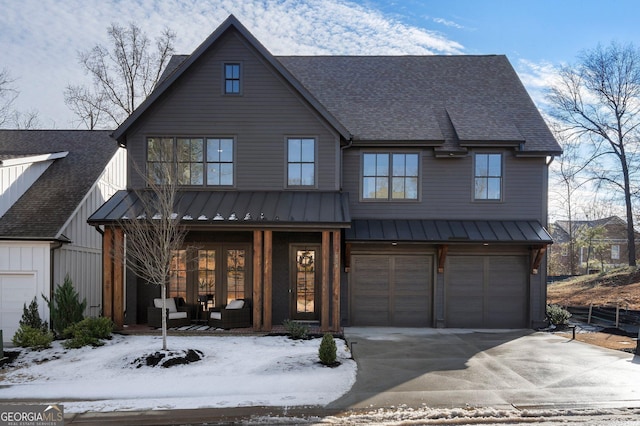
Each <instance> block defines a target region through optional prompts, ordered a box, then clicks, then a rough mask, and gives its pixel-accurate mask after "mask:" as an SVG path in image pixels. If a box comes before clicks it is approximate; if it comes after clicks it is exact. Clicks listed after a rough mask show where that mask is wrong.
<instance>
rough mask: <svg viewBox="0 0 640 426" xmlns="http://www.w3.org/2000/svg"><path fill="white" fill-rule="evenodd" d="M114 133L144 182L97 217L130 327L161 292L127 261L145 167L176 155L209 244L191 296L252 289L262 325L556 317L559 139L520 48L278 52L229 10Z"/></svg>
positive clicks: (186, 285)
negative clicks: (128, 226)
mask: <svg viewBox="0 0 640 426" xmlns="http://www.w3.org/2000/svg"><path fill="white" fill-rule="evenodd" d="M113 137H114V138H115V139H116V140H117V141H118V143H120V144H121V145H122V146H125V147H126V148H127V150H128V153H129V161H130V167H129V180H128V190H127V191H121V192H119V193H117V194H116V195H115V196H114V197H113V198H112V199H111V200H109V201H108V202H107V203H105V205H103V206H102V207H101V208H100V209H99V210H98V211H96V212H95V213H94V215H93V216H92V217H91V218H90V223H91V224H93V225H96V226H100V227H101V229H103V232H104V241H105V243H104V246H105V252H104V253H105V254H104V263H105V272H104V284H103V286H104V290H103V291H104V294H105V299H106V300H105V302H104V304H105V307H106V308H107V309H106V310H105V314H106V315H110V316H112V317H113V318H114V319H115V320H116V322H117V323H119V324H122V323H123V322H128V323H144V322H145V315H146V307H147V306H149V305H150V303H151V300H152V298H153V297H158V294H159V290H158V288H157V287H155V286H148V285H145V284H144V283H143V282H140V280H139V279H136V278H135V277H131V276H130V274H129V275H127V278H126V287H125V279H124V278H123V277H124V275H125V274H123V272H122V265H121V264H120V263H118V262H116V261H114V259H116V258H117V256H111V255H110V254H109V253H110V252H111V251H112V250H113V248H114V247H120V246H121V244H118V242H119V241H121V240H122V239H123V238H124V237H123V235H122V229H120V228H119V226H118V224H119V223H120V221H121V220H122V218H135V217H136V214H135V210H133V207H132V206H134V205H135V201H136V197H137V195H136V191H134V190H136V189H142V188H144V186H145V179H143V178H142V177H141V175H140V173H138V172H137V171H136V170H137V169H139V168H138V167H133V164H138V165H142V167H140V168H141V169H143V173H148V174H149V176H153V171H154V170H155V168H156V167H158V165H159V164H160V165H162V164H161V163H167V162H171V163H175V167H177V168H178V170H179V171H180V179H181V183H182V185H183V186H182V187H181V190H180V191H179V196H178V199H177V201H176V205H175V217H177V218H180V220H181V221H182V223H184V224H185V226H188V227H189V230H190V232H189V235H188V237H187V240H188V242H189V247H195V248H189V249H188V248H186V247H185V251H186V250H197V253H186V252H185V253H183V254H180V253H178V261H177V262H176V264H175V265H174V270H175V271H174V273H172V278H171V283H170V285H169V296H181V297H183V298H184V299H185V300H186V301H187V303H188V304H190V305H193V306H195V305H197V300H198V297H199V296H204V295H206V294H207V295H211V294H213V296H214V298H213V300H214V302H213V303H214V304H215V305H216V306H221V305H224V304H226V303H227V302H228V301H229V300H232V299H235V298H245V299H249V300H250V301H251V306H252V309H253V316H252V322H253V328H254V329H255V330H269V329H271V327H272V326H273V325H274V324H280V323H282V322H283V321H284V320H285V319H300V320H317V321H319V323H320V325H321V328H322V329H325V330H338V329H339V328H340V327H341V326H342V325H388V326H423V327H479V328H488V327H530V326H532V325H536V324H540V323H542V322H543V321H544V316H545V300H546V293H545V282H546V273H545V268H544V266H543V263H544V254H545V250H546V247H547V245H548V244H550V243H551V238H550V236H549V234H548V233H547V232H546V230H545V228H544V226H545V224H546V218H547V169H548V159H549V157H551V156H553V155H558V154H560V153H561V149H560V147H559V145H558V144H557V142H556V141H555V139H554V138H553V136H552V135H551V133H550V132H549V130H548V128H547V126H546V125H545V122H544V121H543V119H542V117H541V116H540V114H539V112H538V110H537V109H536V107H535V105H534V104H533V102H532V100H531V99H530V97H529V96H528V94H527V92H526V90H525V89H524V87H523V85H522V83H521V82H520V80H519V79H518V77H517V75H516V73H515V72H514V70H513V68H512V67H511V65H510V64H509V62H508V60H507V59H506V58H505V57H504V56H500V55H488V56H314V57H309V56H295V57H275V56H273V55H272V54H271V53H269V51H268V50H267V49H266V48H265V47H264V46H262V45H261V44H260V42H259V41H258V40H257V39H256V38H254V36H252V35H251V34H250V33H249V31H248V30H247V29H246V28H245V27H243V26H242V25H241V24H240V23H239V22H238V20H237V19H236V18H235V17H233V16H231V17H229V18H228V19H227V20H226V21H225V22H224V23H223V24H222V25H221V26H220V27H219V28H217V29H216V30H215V31H214V32H213V33H212V34H211V35H210V36H209V37H208V38H207V39H206V40H205V41H204V42H203V43H202V44H201V45H200V46H199V47H198V48H197V49H196V50H195V51H194V52H193V53H192V54H191V55H188V56H176V57H174V58H173V60H172V61H171V63H170V65H169V66H168V70H167V71H166V72H165V77H164V79H163V80H162V81H161V83H160V84H159V85H158V86H157V88H156V89H155V91H154V92H153V93H152V94H151V95H150V96H149V98H148V99H146V100H145V101H144V102H143V103H142V104H141V106H140V107H139V108H138V109H137V110H136V111H135V112H134V113H133V114H132V115H131V116H130V117H129V118H128V119H127V120H126V121H125V122H124V123H123V124H122V125H121V126H120V127H119V128H118V129H117V130H116V131H115V132H114V134H113ZM180 259H184V261H181V260H180ZM188 259H198V260H197V261H188ZM541 265H542V266H541ZM125 309H126V318H125V317H124V314H123V313H124V311H125Z"/></svg>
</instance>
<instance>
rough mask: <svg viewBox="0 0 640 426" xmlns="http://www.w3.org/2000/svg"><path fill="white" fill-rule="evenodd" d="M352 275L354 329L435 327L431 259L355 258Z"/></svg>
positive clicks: (423, 257)
mask: <svg viewBox="0 0 640 426" xmlns="http://www.w3.org/2000/svg"><path fill="white" fill-rule="evenodd" d="M351 272H352V275H351V282H350V285H351V287H350V297H349V303H350V314H351V317H350V320H351V321H350V322H351V325H354V326H364V325H378V326H400V327H430V326H431V317H432V313H431V312H432V311H431V306H432V294H433V291H432V288H433V278H432V277H433V260H432V257H431V256H428V255H382V254H381V255H370V254H367V255H354V256H352V258H351Z"/></svg>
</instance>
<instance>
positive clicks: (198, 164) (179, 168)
mask: <svg viewBox="0 0 640 426" xmlns="http://www.w3.org/2000/svg"><path fill="white" fill-rule="evenodd" d="M233 150H234V140H233V138H213V137H210V138H204V137H197V138H182V137H177V138H175V137H150V138H147V177H148V178H149V179H150V181H152V182H155V183H164V182H166V179H167V176H168V175H169V174H170V173H176V176H177V180H178V184H179V185H185V186H203V185H208V186H233V184H234V167H233V161H234V153H233Z"/></svg>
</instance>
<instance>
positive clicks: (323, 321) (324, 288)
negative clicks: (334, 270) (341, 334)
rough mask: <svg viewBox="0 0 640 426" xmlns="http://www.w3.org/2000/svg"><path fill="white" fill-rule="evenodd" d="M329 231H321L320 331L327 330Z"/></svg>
mask: <svg viewBox="0 0 640 426" xmlns="http://www.w3.org/2000/svg"><path fill="white" fill-rule="evenodd" d="M329 236H330V233H329V231H322V278H321V285H320V289H321V292H322V302H321V305H320V306H321V307H322V308H321V313H320V331H322V332H325V331H329V262H330V259H331V258H330V256H329Z"/></svg>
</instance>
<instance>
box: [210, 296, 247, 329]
mask: <svg viewBox="0 0 640 426" xmlns="http://www.w3.org/2000/svg"><path fill="white" fill-rule="evenodd" d="M209 326H211V327H216V328H224V329H229V328H242V327H251V304H250V303H249V301H248V300H245V299H235V300H232V301H231V302H229V304H228V305H227V306H225V307H223V308H212V309H211V310H210V311H209Z"/></svg>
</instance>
